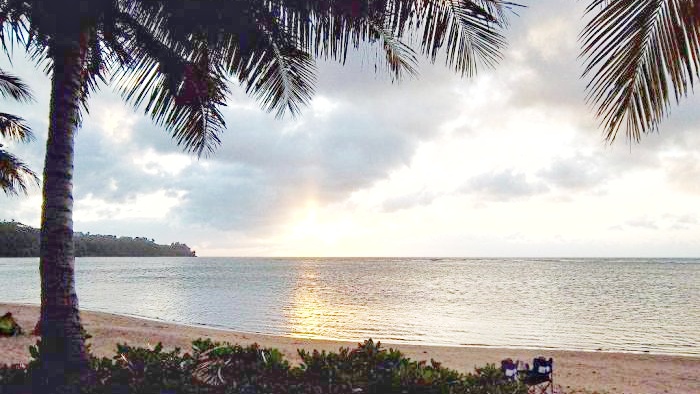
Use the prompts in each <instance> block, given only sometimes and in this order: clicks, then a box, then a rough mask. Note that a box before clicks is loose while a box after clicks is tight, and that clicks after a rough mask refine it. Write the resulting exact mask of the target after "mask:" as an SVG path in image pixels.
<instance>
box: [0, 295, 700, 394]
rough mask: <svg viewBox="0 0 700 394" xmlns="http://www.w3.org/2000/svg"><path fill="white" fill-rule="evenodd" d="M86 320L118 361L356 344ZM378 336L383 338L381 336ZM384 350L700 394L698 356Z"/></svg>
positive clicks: (584, 381)
mask: <svg viewBox="0 0 700 394" xmlns="http://www.w3.org/2000/svg"><path fill="white" fill-rule="evenodd" d="M8 311H9V312H12V314H13V315H14V316H15V318H16V319H17V320H18V322H19V324H20V325H21V326H22V327H23V328H24V329H25V330H26V331H31V329H32V328H33V327H34V325H35V324H36V321H37V319H38V317H39V309H38V307H37V306H32V305H17V304H3V303H0V314H4V313H5V312H8ZM82 318H83V324H84V326H85V328H86V330H87V331H88V332H89V333H90V334H91V335H92V336H93V338H92V339H91V340H90V343H91V344H92V350H93V353H95V354H96V355H99V356H113V355H114V352H115V349H116V347H115V344H116V343H125V342H126V343H129V344H130V345H141V346H148V345H154V344H156V343H158V342H162V343H163V344H164V345H165V347H166V348H172V347H180V348H182V349H184V350H188V349H190V343H191V341H192V340H193V339H196V338H200V337H202V338H211V339H212V340H216V341H227V342H231V343H239V344H250V343H254V342H257V343H258V344H260V345H262V346H265V347H274V348H278V349H279V350H281V351H282V352H283V353H284V354H285V356H286V357H287V358H288V359H289V360H290V361H292V362H298V360H299V359H298V357H297V349H319V350H321V349H325V350H332V351H335V350H337V349H338V348H339V347H341V346H349V347H354V346H355V345H356V343H354V342H342V341H328V340H316V339H304V338H293V337H281V336H269V335H262V334H247V333H239V332H234V331H228V330H218V329H212V328H206V327H196V326H195V327H193V326H186V325H179V324H171V323H164V322H159V321H154V320H147V319H139V318H133V317H126V316H120V315H114V314H109V313H101V312H89V311H83V312H82ZM36 339H37V338H36V337H33V336H31V335H28V334H25V335H23V336H20V337H14V338H0V364H2V363H20V362H26V361H27V360H28V359H29V353H28V350H27V348H28V346H29V345H31V344H33V343H34V342H35V341H36ZM374 339H375V340H380V341H381V339H382V338H374ZM386 347H394V348H398V349H400V350H401V351H402V352H404V353H405V354H406V355H408V356H409V357H411V358H412V359H416V360H429V359H431V358H433V359H435V360H438V361H441V362H442V363H443V364H444V365H445V366H448V367H450V368H454V369H457V370H460V371H464V372H469V371H472V370H473V368H474V367H475V366H481V365H484V364H486V363H498V362H499V361H500V360H501V359H503V358H506V357H510V358H513V359H520V360H527V361H530V360H532V358H533V357H535V356H539V355H543V356H545V357H553V358H554V361H555V377H554V379H555V383H556V385H557V386H559V387H560V392H563V393H594V392H600V393H604V392H608V393H629V394H646V393H649V394H652V393H654V394H656V393H676V394H698V393H700V372H699V371H700V357H680V356H666V355H653V354H628V353H606V352H578V351H560V350H523V349H502V348H480V347H447V346H421V345H396V344H386Z"/></svg>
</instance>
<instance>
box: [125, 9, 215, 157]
mask: <svg viewBox="0 0 700 394" xmlns="http://www.w3.org/2000/svg"><path fill="white" fill-rule="evenodd" d="M119 20H120V24H121V26H122V28H123V29H124V31H125V32H126V33H127V35H128V36H130V37H131V39H129V40H125V41H123V42H122V43H121V44H122V45H123V48H124V51H125V53H129V54H130V55H131V56H130V57H131V58H132V59H134V60H133V61H132V62H131V63H130V64H123V65H122V66H121V68H120V69H119V70H117V72H116V73H115V76H114V81H115V82H116V84H117V89H118V90H119V91H120V92H121V94H122V97H123V98H124V99H125V100H126V101H127V102H130V103H132V104H133V105H134V106H135V107H141V106H143V108H144V112H145V113H147V114H149V115H150V116H151V118H152V119H153V120H154V122H155V123H156V124H158V125H160V126H163V127H165V128H166V129H167V130H168V131H170V132H171V133H172V134H173V137H174V138H175V140H176V142H177V144H178V145H180V146H182V147H183V148H184V149H185V150H186V151H188V152H193V153H196V154H197V155H200V156H201V155H203V154H208V153H211V152H213V151H214V150H215V149H216V148H217V147H218V146H219V144H220V142H221V141H220V138H219V135H220V134H221V133H222V132H223V131H224V129H225V127H226V124H225V121H224V119H223V115H222V114H221V111H220V110H219V107H222V106H224V105H225V97H226V95H227V94H228V93H229V90H228V87H227V85H226V78H225V74H224V72H223V70H222V69H221V66H220V65H218V64H216V63H214V62H211V61H210V59H209V52H210V50H209V49H208V47H207V45H206V42H204V41H203V40H201V39H200V38H196V37H190V40H191V41H192V42H191V43H190V45H187V47H185V45H184V44H183V43H173V42H168V41H170V39H169V38H168V37H167V36H165V35H159V34H157V30H156V32H155V33H156V34H154V31H153V26H149V28H147V27H146V26H143V25H142V24H141V23H140V21H139V20H137V19H135V18H133V17H132V16H131V15H127V14H122V15H120V16H119ZM161 40H165V42H163V41H161ZM185 49H189V50H190V51H191V53H190V54H189V55H185V54H184V52H185Z"/></svg>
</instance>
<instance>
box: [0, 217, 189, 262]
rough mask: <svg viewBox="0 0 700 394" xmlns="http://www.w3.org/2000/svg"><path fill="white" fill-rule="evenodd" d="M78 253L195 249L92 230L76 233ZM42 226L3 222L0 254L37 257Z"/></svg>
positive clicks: (159, 252) (0, 224) (169, 253)
mask: <svg viewBox="0 0 700 394" xmlns="http://www.w3.org/2000/svg"><path fill="white" fill-rule="evenodd" d="M74 242H75V255H76V257H87V256H113V257H120V256H124V257H153V256H170V257H176V256H189V257H194V256H195V252H194V251H193V250H191V249H190V248H189V247H188V246H187V245H186V244H182V243H179V242H175V243H172V244H170V245H159V244H156V243H155V241H154V240H153V239H148V238H144V237H136V238H132V237H116V236H114V235H100V234H90V233H80V232H75V233H74ZM38 256H39V229H36V228H33V227H30V226H27V225H24V224H22V223H19V222H0V257H38Z"/></svg>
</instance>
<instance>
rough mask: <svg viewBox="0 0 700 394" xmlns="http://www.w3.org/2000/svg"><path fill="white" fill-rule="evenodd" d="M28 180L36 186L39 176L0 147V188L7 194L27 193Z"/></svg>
mask: <svg viewBox="0 0 700 394" xmlns="http://www.w3.org/2000/svg"><path fill="white" fill-rule="evenodd" d="M0 146H1V145H0ZM30 182H33V183H35V184H36V185H37V186H38V185H39V177H38V176H37V175H36V174H35V173H34V172H33V171H32V170H31V169H30V168H29V167H27V165H26V164H24V163H23V162H22V161H21V160H19V159H18V158H17V157H15V156H14V155H12V154H11V153H9V152H7V151H6V150H4V149H0V189H2V190H3V191H4V192H5V194H6V195H8V196H16V195H19V194H20V193H21V194H27V190H28V185H29V183H30Z"/></svg>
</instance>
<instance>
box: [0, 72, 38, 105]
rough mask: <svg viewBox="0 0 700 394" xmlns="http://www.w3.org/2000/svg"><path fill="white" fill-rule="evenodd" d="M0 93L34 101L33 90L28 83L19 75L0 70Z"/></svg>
mask: <svg viewBox="0 0 700 394" xmlns="http://www.w3.org/2000/svg"><path fill="white" fill-rule="evenodd" d="M0 95H1V96H2V97H11V98H13V99H15V100H17V101H32V100H34V97H33V96H32V91H31V89H30V88H29V86H28V85H27V84H25V83H24V82H22V80H21V79H19V78H18V77H16V76H14V75H12V74H10V73H8V72H6V71H4V70H0Z"/></svg>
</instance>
